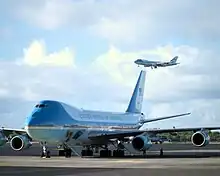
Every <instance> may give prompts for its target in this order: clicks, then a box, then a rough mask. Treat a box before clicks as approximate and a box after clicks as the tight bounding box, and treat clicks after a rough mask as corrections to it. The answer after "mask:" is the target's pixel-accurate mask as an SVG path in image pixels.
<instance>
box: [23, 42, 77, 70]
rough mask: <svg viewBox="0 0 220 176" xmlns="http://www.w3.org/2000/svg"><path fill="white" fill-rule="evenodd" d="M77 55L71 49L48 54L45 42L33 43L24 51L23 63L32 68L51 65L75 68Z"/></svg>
mask: <svg viewBox="0 0 220 176" xmlns="http://www.w3.org/2000/svg"><path fill="white" fill-rule="evenodd" d="M74 59H75V55H74V52H73V51H72V50H71V49H70V48H67V47H66V48H64V49H63V50H61V51H58V52H55V53H51V54H47V53H46V47H45V44H44V42H43V41H33V42H32V43H31V45H30V46H29V47H28V48H27V49H24V58H23V60H22V61H23V62H24V63H25V64H27V65H30V66H37V65H51V66H67V67H71V66H72V67H75V61H74Z"/></svg>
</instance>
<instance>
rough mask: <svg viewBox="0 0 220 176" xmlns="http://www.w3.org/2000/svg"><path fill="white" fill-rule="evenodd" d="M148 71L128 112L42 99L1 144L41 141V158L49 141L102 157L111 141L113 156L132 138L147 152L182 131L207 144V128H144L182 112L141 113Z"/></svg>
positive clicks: (67, 152) (67, 150)
mask: <svg viewBox="0 0 220 176" xmlns="http://www.w3.org/2000/svg"><path fill="white" fill-rule="evenodd" d="M145 75H146V72H145V71H143V70H142V71H141V72H140V75H139V78H138V80H137V83H136V86H135V89H134V91H133V95H132V97H131V99H130V102H129V105H128V108H127V110H126V111H125V112H121V113H118V112H102V111H93V110H84V109H79V108H77V107H73V106H71V105H68V104H66V103H63V102H60V101H54V100H43V101H40V102H39V103H37V104H36V106H35V107H34V109H33V111H32V113H31V114H30V115H29V116H28V117H27V119H26V121H25V127H24V129H9V128H2V130H1V132H0V133H1V136H2V137H1V138H0V140H2V141H1V142H0V143H1V144H4V143H5V142H6V140H5V139H6V138H5V137H7V140H8V141H9V143H10V146H11V148H12V149H13V150H16V151H20V150H23V149H27V148H29V147H30V146H31V144H32V141H38V142H39V143H40V144H41V146H42V153H41V156H42V157H50V152H49V149H48V144H55V145H56V146H57V147H58V148H60V149H61V150H59V156H65V157H70V156H71V153H72V152H75V153H76V154H78V155H80V156H92V155H93V150H96V151H97V149H99V148H102V150H100V157H109V156H111V155H112V151H111V150H109V148H108V147H109V144H113V145H115V148H116V149H115V150H114V151H113V156H123V155H124V145H123V143H124V142H125V141H127V140H130V142H131V144H132V146H133V148H134V149H136V150H138V151H143V153H145V152H146V150H148V149H149V148H150V147H151V146H152V143H151V136H152V135H156V134H160V133H167V132H180V131H194V132H195V133H194V134H193V135H192V143H193V145H195V146H205V145H207V144H208V143H209V136H208V133H207V132H206V130H212V129H219V127H216V128H215V127H206V128H203V127H202V128H179V129H177V128H175V129H173V128H172V129H141V127H142V126H143V125H144V124H146V123H149V122H153V121H159V120H164V119H171V118H175V117H179V116H185V115H189V114H190V113H184V114H179V115H173V116H167V117H160V118H152V119H150V118H145V116H144V114H143V113H142V111H141V109H142V102H143V95H144V86H145ZM76 145H81V146H83V150H82V152H81V154H79V153H77V152H76V150H75V147H76Z"/></svg>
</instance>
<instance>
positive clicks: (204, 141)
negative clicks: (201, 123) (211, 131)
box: [191, 131, 210, 147]
mask: <svg viewBox="0 0 220 176" xmlns="http://www.w3.org/2000/svg"><path fill="white" fill-rule="evenodd" d="M191 141H192V144H193V145H194V146H196V147H203V146H206V145H208V144H209V141H210V137H209V135H208V133H206V132H204V131H198V132H195V133H194V134H193V135H192V137H191Z"/></svg>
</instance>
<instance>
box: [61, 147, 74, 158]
mask: <svg viewBox="0 0 220 176" xmlns="http://www.w3.org/2000/svg"><path fill="white" fill-rule="evenodd" d="M59 156H65V157H66V158H70V157H71V156H72V150H71V149H69V148H65V149H63V150H59Z"/></svg>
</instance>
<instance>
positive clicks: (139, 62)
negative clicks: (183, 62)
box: [134, 56, 179, 69]
mask: <svg viewBox="0 0 220 176" xmlns="http://www.w3.org/2000/svg"><path fill="white" fill-rule="evenodd" d="M177 59H178V56H175V57H174V58H173V59H171V60H170V61H169V62H161V61H149V60H145V59H137V60H135V61H134V63H135V64H137V65H138V66H139V65H143V66H144V67H151V68H152V69H153V68H157V67H167V66H173V65H177V64H179V63H177Z"/></svg>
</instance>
